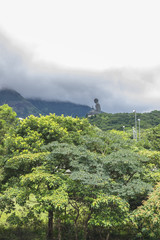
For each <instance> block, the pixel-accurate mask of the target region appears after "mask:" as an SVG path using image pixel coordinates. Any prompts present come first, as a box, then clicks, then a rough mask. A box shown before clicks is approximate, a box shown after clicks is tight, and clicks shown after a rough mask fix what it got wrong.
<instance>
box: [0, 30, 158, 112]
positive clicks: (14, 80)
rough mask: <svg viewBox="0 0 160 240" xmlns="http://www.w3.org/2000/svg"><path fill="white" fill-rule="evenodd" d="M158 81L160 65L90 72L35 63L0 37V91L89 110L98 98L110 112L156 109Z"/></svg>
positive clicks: (4, 38)
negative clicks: (66, 103)
mask: <svg viewBox="0 0 160 240" xmlns="http://www.w3.org/2000/svg"><path fill="white" fill-rule="evenodd" d="M137 57H138V56H137ZM159 78H160V66H155V68H151V69H133V68H127V67H126V68H119V69H113V68H112V69H107V70H105V71H101V72H100V71H99V72H98V71H97V72H96V71H95V72H91V71H84V70H72V69H66V68H63V67H61V66H56V65H54V64H51V63H50V64H49V63H46V62H35V61H34V56H33V55H32V53H30V52H29V50H27V49H25V50H24V49H22V47H21V46H18V47H17V45H16V44H14V43H13V42H12V41H9V39H8V38H6V37H5V35H4V34H2V33H1V34H0V89H3V88H10V89H13V90H16V91H18V92H19V93H20V94H21V95H22V96H23V97H25V98H34V99H35V98H40V99H43V100H50V101H51V100H57V101H69V102H73V103H79V104H84V105H88V106H90V107H92V106H94V102H93V100H94V98H98V99H99V102H100V104H101V109H102V111H104V112H112V113H115V112H132V111H133V109H136V110H137V111H138V112H145V111H152V110H159V109H160V107H159V102H160V94H159V88H160V83H159Z"/></svg>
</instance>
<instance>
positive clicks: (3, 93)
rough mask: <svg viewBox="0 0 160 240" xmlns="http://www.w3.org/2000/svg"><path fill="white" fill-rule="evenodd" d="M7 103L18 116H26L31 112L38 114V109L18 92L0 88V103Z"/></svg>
mask: <svg viewBox="0 0 160 240" xmlns="http://www.w3.org/2000/svg"><path fill="white" fill-rule="evenodd" d="M3 104H8V105H9V106H10V107H12V108H13V110H14V111H15V112H16V113H17V116H18V117H23V118H25V117H27V116H29V115H31V114H33V115H35V116H38V115H39V114H40V110H39V109H37V108H36V107H35V106H34V105H32V103H30V102H29V101H27V100H26V99H25V98H24V97H22V96H21V95H20V94H19V93H18V92H16V91H14V90H11V89H2V90H0V105H3Z"/></svg>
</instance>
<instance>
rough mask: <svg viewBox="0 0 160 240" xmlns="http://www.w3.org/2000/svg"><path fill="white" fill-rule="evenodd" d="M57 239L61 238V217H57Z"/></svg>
mask: <svg viewBox="0 0 160 240" xmlns="http://www.w3.org/2000/svg"><path fill="white" fill-rule="evenodd" d="M58 240H61V219H60V218H58Z"/></svg>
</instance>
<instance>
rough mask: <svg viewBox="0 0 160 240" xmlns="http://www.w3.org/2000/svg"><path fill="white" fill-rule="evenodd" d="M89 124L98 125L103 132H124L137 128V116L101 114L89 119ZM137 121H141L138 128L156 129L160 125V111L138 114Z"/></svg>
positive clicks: (129, 114) (131, 114) (130, 114)
mask: <svg viewBox="0 0 160 240" xmlns="http://www.w3.org/2000/svg"><path fill="white" fill-rule="evenodd" d="M88 119H89V122H90V123H91V124H92V125H96V126H97V127H99V128H100V129H102V130H104V131H105V130H112V129H116V130H123V126H124V127H125V129H131V128H132V127H134V126H135V114H134V113H114V114H112V113H101V114H98V115H94V116H91V117H89V118H88ZM136 119H137V120H138V119H140V122H139V121H137V128H138V127H139V123H140V128H143V129H147V128H151V127H154V126H156V125H158V124H160V111H157V110H155V111H152V112H147V113H137V114H136Z"/></svg>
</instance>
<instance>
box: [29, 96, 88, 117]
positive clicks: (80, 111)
mask: <svg viewBox="0 0 160 240" xmlns="http://www.w3.org/2000/svg"><path fill="white" fill-rule="evenodd" d="M27 100H28V101H29V102H30V103H32V104H33V105H34V106H35V107H36V108H38V109H40V110H41V112H43V114H45V115H47V114H49V113H56V115H62V114H64V116H73V117H75V116H78V117H85V116H86V114H87V113H88V112H89V111H90V110H91V108H90V107H88V106H85V105H81V104H75V103H71V102H60V101H44V100H40V99H27Z"/></svg>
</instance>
